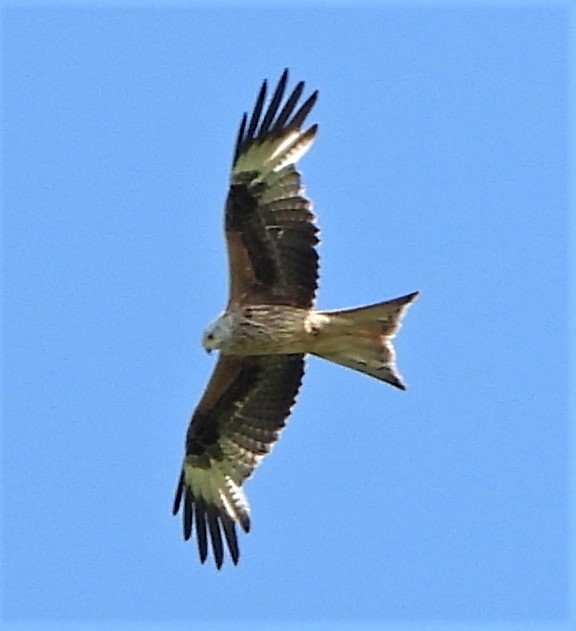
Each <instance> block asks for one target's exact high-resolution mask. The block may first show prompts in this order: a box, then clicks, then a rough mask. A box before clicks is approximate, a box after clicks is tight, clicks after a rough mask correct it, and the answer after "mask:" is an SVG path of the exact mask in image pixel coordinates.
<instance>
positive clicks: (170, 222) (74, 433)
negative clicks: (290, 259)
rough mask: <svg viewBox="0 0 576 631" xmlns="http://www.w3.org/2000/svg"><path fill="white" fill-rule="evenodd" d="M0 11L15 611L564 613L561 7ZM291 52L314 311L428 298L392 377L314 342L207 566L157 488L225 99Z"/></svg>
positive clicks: (537, 616)
mask: <svg viewBox="0 0 576 631" xmlns="http://www.w3.org/2000/svg"><path fill="white" fill-rule="evenodd" d="M3 19H4V21H3V30H4V37H3V39H4V120H3V124H4V130H3V131H4V133H3V137H4V148H5V150H4V165H3V167H4V207H5V212H4V252H5V258H4V269H5V280H4V290H5V301H4V304H5V318H4V322H5V338H4V351H3V355H4V368H5V370H4V422H3V543H4V548H3V563H2V575H3V591H4V608H3V616H4V621H5V622H6V624H7V628H11V627H13V628H27V625H28V624H29V623H31V622H35V623H36V628H38V629H40V628H42V629H43V628H62V626H61V625H62V624H63V622H64V621H67V622H68V623H69V625H70V626H69V628H86V625H87V624H88V623H91V624H94V625H95V627H96V628H100V627H101V626H102V628H103V627H104V626H106V628H111V626H110V624H111V621H115V622H116V624H117V626H118V628H123V625H125V624H128V623H135V624H136V625H137V628H148V627H149V628H172V627H174V628H177V623H178V624H180V625H182V628H190V625H191V624H193V628H211V629H217V628H237V627H238V626H239V625H241V624H246V625H247V626H249V628H255V626H254V625H255V623H256V622H260V623H262V625H263V626H262V628H270V625H272V624H274V625H275V628H284V626H280V625H286V627H285V628H303V626H302V625H303V623H304V622H309V623H311V625H312V626H311V627H310V628H314V629H319V628H327V629H328V628H346V629H349V628H356V627H357V628H363V627H364V626H365V627H366V628H390V629H392V628H397V627H398V628H400V627H401V628H402V629H412V628H414V629H426V628H435V629H436V628H437V629H441V628H452V629H466V628H470V626H471V625H476V626H474V628H476V629H478V628H493V627H494V625H496V624H497V623H498V625H499V626H498V628H514V629H520V628H525V625H526V624H528V623H538V625H539V626H538V628H542V629H545V628H558V629H559V628H568V626H566V627H565V626H564V625H568V620H569V617H570V612H569V597H570V593H569V573H570V572H569V570H570V568H569V566H568V551H569V549H568V540H569V530H568V515H569V493H570V488H569V484H568V479H569V478H568V471H569V469H568V465H569V462H568V436H569V432H568V430H569V426H568V419H569V398H568V395H569V388H568V386H569V378H568V344H567V341H568V327H569V321H568V316H567V313H568V280H569V279H568V246H569V222H568V203H569V200H568V196H569V190H568V123H569V116H568V114H569V110H568V90H567V86H568V10H567V9H566V8H562V6H561V5H552V4H550V5H548V6H544V7H542V6H540V7H534V8H530V7H522V6H521V5H516V6H515V7H512V6H511V7H504V6H498V5H497V4H494V5H493V6H492V7H482V6H480V5H478V6H465V5H460V6H456V7H454V6H453V7H445V8H436V7H434V6H428V7H427V6H423V5H420V6H418V5H405V6H402V5H398V6H393V5H382V6H381V7H378V6H373V7H372V8H367V7H356V8H352V7H351V6H335V7H332V8H329V7H324V8H320V7H315V8H304V7H302V6H298V7H297V8H296V7H295V6H292V7H289V6H286V7H285V8H282V9H280V8H276V9H272V8H267V7H266V6H265V5H254V6H251V7H247V6H242V7H236V8H234V7H231V6H226V7H224V6H221V7H215V8H212V9H210V8H206V7H204V8H199V7H197V6H194V5H186V3H180V4H174V5H172V6H170V5H165V6H154V5H149V6H146V5H144V4H142V5H137V4H134V3H133V4H126V5H122V4H120V3H117V4H114V3H110V4H108V5H101V6H93V7H92V8H89V7H84V8H82V7H80V6H76V7H70V6H69V7H62V6H60V7H59V6H57V5H53V6H50V5H46V6H44V7H40V8H39V7H36V8H25V7H24V5H18V4H12V5H9V6H8V8H6V9H5V11H4V16H3ZM285 66H288V67H289V68H290V70H291V85H294V84H295V82H296V81H298V80H300V79H304V80H305V81H306V82H307V86H308V90H310V91H311V90H313V89H316V88H318V89H319V90H320V101H319V103H318V105H317V107H316V109H315V111H314V112H313V114H312V116H311V122H318V123H319V125H320V133H319V137H318V140H317V143H316V145H315V146H314V148H313V150H312V151H311V152H310V154H309V155H308V156H306V157H305V158H304V160H303V161H302V164H301V169H302V171H303V175H304V183H305V185H306V189H307V192H308V194H309V195H310V197H311V198H312V199H313V201H314V204H315V210H316V212H317V214H318V218H319V225H320V227H321V229H322V238H323V242H322V245H321V247H320V254H321V264H322V268H321V271H322V276H321V289H320V294H319V303H318V304H319V307H321V308H338V307H347V306H355V305H360V304H363V303H369V302H376V301H379V300H383V299H386V298H392V297H395V296H398V295H402V294H404V293H408V292H410V291H413V290H416V289H418V290H420V291H421V292H422V295H421V299H420V300H419V301H418V302H417V303H416V304H415V305H414V306H413V308H412V309H411V310H410V312H409V313H408V315H407V317H406V319H405V322H404V327H403V329H402V331H401V333H400V335H399V337H398V339H397V349H398V362H399V367H400V370H401V372H402V374H403V375H404V377H405V380H406V382H407V384H408V387H409V389H408V391H407V392H405V393H403V392H399V391H394V390H393V389H392V388H389V387H387V386H385V385H384V384H381V383H379V382H377V381H375V380H370V379H369V378H366V377H364V376H362V375H359V374H356V373H353V372H351V371H346V370H344V369H342V368H339V367H337V366H332V365H329V364H327V363H322V362H320V361H318V360H311V361H310V362H309V365H308V370H307V376H306V380H305V384H304V387H303V389H302V391H301V395H300V398H299V402H298V405H297V406H296V408H295V410H294V413H293V415H292V417H291V420H290V423H289V425H288V428H287V430H286V431H285V432H284V433H283V435H282V438H281V440H280V442H279V444H278V445H277V446H276V448H275V449H274V451H273V454H272V456H270V457H269V458H268V459H266V460H265V462H264V463H263V465H262V466H261V467H260V468H259V469H258V470H257V472H256V475H255V477H254V478H253V479H252V480H250V481H249V482H248V484H247V486H246V490H247V493H248V496H249V499H250V502H251V506H252V520H253V529H252V532H251V533H250V534H249V535H248V536H242V537H241V541H240V545H241V562H240V565H239V566H238V567H236V568H234V567H233V566H231V565H230V564H227V565H226V566H225V567H224V568H223V570H222V571H221V572H220V573H218V572H217V571H216V570H215V569H214V568H213V567H212V566H211V565H206V566H201V565H200V564H199V563H198V560H197V553H196V549H195V546H194V545H193V544H191V543H187V544H186V543H184V542H183V541H182V537H181V524H180V521H179V519H176V518H173V517H171V515H170V508H171V502H172V497H173V492H174V488H175V485H176V481H177V477H178V473H179V468H180V463H181V458H182V453H183V440H184V435H185V431H186V427H187V424H188V419H189V416H190V414H191V412H192V410H193V408H194V406H195V405H196V403H197V401H198V398H199V397H200V395H201V393H202V391H203V389H204V387H205V384H206V382H207V380H208V378H209V375H210V373H211V370H212V366H213V364H214V359H213V358H212V357H208V356H207V355H206V354H205V353H204V352H203V351H202V349H201V347H200V344H199V340H200V335H201V332H202V330H203V328H204V327H205V325H206V323H207V322H209V321H211V320H212V319H213V318H214V316H215V315H217V314H218V312H219V311H220V310H221V309H222V307H223V305H224V302H225V299H226V289H227V278H226V259H225V249H224V240H223V237H222V231H221V224H222V209H223V202H224V199H225V195H226V185H227V179H228V169H229V166H230V160H231V153H232V147H233V142H234V138H235V134H236V130H237V125H238V123H239V120H240V117H241V114H242V112H243V111H244V110H245V109H249V108H250V107H251V106H252V104H253V102H254V98H255V96H256V92H257V90H258V88H259V85H260V83H261V81H262V80H263V79H264V78H269V79H270V80H271V81H272V82H274V81H276V80H277V78H278V77H279V76H280V73H281V71H282V69H283V68H284V67H285ZM321 622H322V623H323V625H324V626H323V625H321V624H320V623H321ZM504 623H506V624H504ZM217 625H221V626H217ZM290 625H292V626H290Z"/></svg>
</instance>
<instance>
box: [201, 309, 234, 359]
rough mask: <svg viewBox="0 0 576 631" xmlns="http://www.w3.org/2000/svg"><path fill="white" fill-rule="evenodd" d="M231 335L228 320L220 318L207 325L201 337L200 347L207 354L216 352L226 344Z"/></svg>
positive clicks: (224, 317) (227, 318)
mask: <svg viewBox="0 0 576 631" xmlns="http://www.w3.org/2000/svg"><path fill="white" fill-rule="evenodd" d="M231 335H232V330H231V323H230V318H229V316H227V315H222V316H220V317H219V318H218V319H217V320H214V322H212V323H211V324H209V325H208V327H207V328H206V330H205V331H204V334H203V336H202V346H203V347H204V350H206V351H207V352H208V353H210V352H211V351H218V350H220V349H221V348H222V346H224V345H225V344H226V342H227V341H228V340H229V339H230V337H231Z"/></svg>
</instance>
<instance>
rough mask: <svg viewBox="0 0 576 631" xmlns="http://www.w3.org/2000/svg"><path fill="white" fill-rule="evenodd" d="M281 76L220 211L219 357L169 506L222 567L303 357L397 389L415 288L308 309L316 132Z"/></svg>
mask: <svg viewBox="0 0 576 631" xmlns="http://www.w3.org/2000/svg"><path fill="white" fill-rule="evenodd" d="M287 78H288V73H287V71H285V72H284V74H283V75H282V78H281V79H280V82H279V84H278V86H277V88H276V90H275V92H274V93H273V95H272V96H271V98H270V99H269V101H268V103H267V105H266V107H265V101H266V92H267V86H266V82H264V84H263V86H262V89H261V90H260V93H259V95H258V98H257V100H256V104H255V107H254V111H253V113H252V115H251V116H250V118H248V117H247V116H246V115H245V116H244V118H243V120H242V124H241V126H240V130H239V133H238V138H237V141H236V148H235V152H234V160H233V167H232V175H231V182H230V190H229V194H228V200H227V203H226V217H225V219H226V221H225V234H226V240H227V245H228V259H229V274H230V298H229V302H228V306H227V308H226V310H225V312H224V313H223V314H222V315H221V316H220V317H219V318H218V319H217V320H216V321H215V322H214V323H212V324H211V325H210V326H209V327H208V328H207V330H206V331H205V333H204V338H203V345H204V347H205V348H206V349H207V350H218V351H219V358H218V362H217V364H216V368H215V370H214V373H213V375H212V378H211V380H210V382H209V384H208V386H207V388H206V391H205V392H204V395H203V396H202V399H201V400H200V402H199V404H198V406H197V408H196V411H195V412H194V415H193V417H192V421H191V423H190V426H189V429H188V433H187V437H186V455H185V458H184V464H183V468H182V473H181V475H180V479H179V483H178V487H177V491H176V497H175V501H174V513H177V512H178V510H180V509H182V514H183V526H184V537H185V539H188V538H189V537H190V536H191V534H192V531H195V533H196V539H197V544H198V550H199V555H200V560H201V561H202V562H204V561H205V560H206V558H207V557H208V552H209V548H211V550H212V553H213V555H214V560H215V563H216V566H217V567H218V568H220V567H221V565H222V563H223V560H224V551H225V548H227V549H228V551H229V554H230V557H231V559H232V561H233V562H234V563H235V564H236V563H237V562H238V559H239V548H238V540H237V533H236V526H237V525H239V526H240V527H241V528H242V530H244V531H245V532H248V531H249V529H250V514H249V506H248V501H247V499H246V496H245V494H244V491H243V488H242V485H243V483H244V481H245V480H246V479H247V478H249V477H250V476H251V475H252V473H253V471H254V469H255V467H256V466H257V465H258V464H259V462H260V460H261V459H262V458H263V457H264V456H265V455H266V454H267V453H269V452H270V450H271V448H272V446H273V445H274V443H275V442H276V441H277V440H278V437H279V433H280V431H281V430H282V428H283V427H284V426H285V423H286V419H287V417H288V415H289V414H290V411H291V408H292V406H293V405H294V402H295V399H296V396H297V393H298V390H299V388H300V385H301V381H302V377H303V374H304V358H305V356H306V355H307V354H312V355H315V356H317V357H321V358H323V359H326V360H328V361H332V362H335V363H337V364H340V365H342V366H345V367H348V368H351V369H353V370H356V371H358V372H361V373H364V374H366V375H369V376H371V377H374V378H376V379H379V380H381V381H385V382H387V383H389V384H391V385H393V386H395V387H397V388H400V389H405V386H404V384H403V381H402V379H401V377H400V375H399V374H398V372H397V369H396V364H395V353H394V348H393V345H392V339H393V338H394V336H395V335H396V333H397V331H398V328H399V326H400V322H401V319H402V317H403V315H404V313H405V311H406V309H407V308H408V306H409V305H410V304H411V303H412V302H413V301H414V300H415V299H416V298H417V296H418V293H417V292H414V293H411V294H407V295H405V296H402V297H400V298H396V299H393V300H388V301H386V302H381V303H377V304H373V305H369V306H367V307H359V308H354V309H346V310H340V311H315V310H314V309H313V305H314V300H315V294H316V289H317V281H318V254H317V252H316V245H317V243H318V238H317V232H318V229H317V227H316V225H315V216H314V214H313V212H312V205H311V203H310V201H309V199H307V198H306V197H305V196H304V193H303V188H302V185H301V182H300V174H299V173H298V171H296V168H295V164H296V162H297V161H298V159H299V158H301V157H302V156H303V155H304V153H306V151H307V150H308V149H309V148H310V147H311V145H312V143H313V141H314V138H315V136H316V133H317V126H316V125H313V126H312V127H310V128H309V129H306V130H303V129H302V126H303V124H304V122H305V119H306V117H307V116H308V114H309V113H310V111H311V110H312V108H313V106H314V104H315V102H316V99H317V93H316V92H314V93H313V94H312V95H311V96H310V97H309V98H308V99H307V100H306V101H305V102H304V103H303V104H302V105H299V101H300V98H301V95H302V92H303V90H304V84H303V82H300V83H299V84H298V85H297V86H296V87H295V88H294V90H293V91H292V93H290V95H289V96H288V97H286V98H285V94H284V93H285V88H286V83H287Z"/></svg>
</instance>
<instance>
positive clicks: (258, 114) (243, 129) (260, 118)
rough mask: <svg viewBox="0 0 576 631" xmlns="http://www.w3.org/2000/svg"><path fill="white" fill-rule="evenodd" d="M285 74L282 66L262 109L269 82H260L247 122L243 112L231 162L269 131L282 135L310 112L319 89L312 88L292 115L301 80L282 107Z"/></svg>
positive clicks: (294, 127)
mask: <svg viewBox="0 0 576 631" xmlns="http://www.w3.org/2000/svg"><path fill="white" fill-rule="evenodd" d="M288 75H289V73H288V68H285V69H284V71H283V73H282V75H281V77H280V80H279V81H278V84H277V86H276V89H275V90H274V93H273V95H272V97H271V98H270V99H269V102H268V105H267V107H266V109H265V108H264V103H265V101H266V94H267V91H268V83H267V81H266V80H264V81H263V83H262V86H261V87H260V91H259V92H258V96H257V98H256V103H255V104H254V109H253V110H252V114H251V115H250V117H249V118H250V120H249V122H248V114H247V113H245V114H244V116H243V118H242V122H241V124H240V128H239V130H238V134H237V137H236V146H235V148H234V160H233V162H234V163H235V162H236V160H237V159H238V156H239V155H240V154H241V153H242V152H243V151H244V150H245V149H246V148H247V147H248V146H249V145H250V144H251V143H253V142H256V141H261V140H263V139H264V138H266V137H268V136H269V135H270V134H277V135H278V134H282V132H283V131H285V130H294V129H299V128H300V127H301V126H302V124H303V123H304V121H305V120H306V117H307V116H308V114H310V111H311V110H312V108H313V107H314V105H315V104H316V101H317V100H318V90H315V91H314V92H313V93H312V94H311V95H310V97H308V99H307V100H306V101H305V102H304V104H303V105H302V106H301V107H300V108H299V109H298V110H297V111H296V113H295V114H294V110H295V108H296V106H297V104H298V101H299V100H300V97H301V96H302V92H303V91H304V86H305V84H304V81H300V82H298V83H297V84H296V87H295V88H294V89H293V90H292V92H291V93H290V95H289V96H288V98H287V99H286V101H285V103H284V105H283V106H282V107H281V105H282V100H283V99H284V93H285V91H286V85H287V82H288ZM264 110H265V111H264Z"/></svg>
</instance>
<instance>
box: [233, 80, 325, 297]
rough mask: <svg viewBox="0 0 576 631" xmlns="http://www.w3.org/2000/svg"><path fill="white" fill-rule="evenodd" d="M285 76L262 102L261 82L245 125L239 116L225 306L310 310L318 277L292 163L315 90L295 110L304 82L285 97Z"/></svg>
mask: <svg viewBox="0 0 576 631" xmlns="http://www.w3.org/2000/svg"><path fill="white" fill-rule="evenodd" d="M287 81H288V70H285V71H284V73H283V74H282V77H281V79H280V81H279V83H278V86H277V87H276V90H275V91H274V94H273V95H272V97H271V98H270V100H269V102H268V106H267V108H266V109H265V111H264V102H265V101H266V91H267V85H266V81H264V83H263V84H262V88H261V89H260V92H259V94H258V98H257V100H256V104H255V106H254V110H253V112H252V115H251V116H250V120H248V116H247V114H244V117H243V119H242V123H241V125H240V129H239V131H238V137H237V140H236V148H235V151H234V161H233V165H232V175H231V182H230V191H229V193H228V199H227V202H226V239H227V242H228V259H229V268H230V269H229V272H230V302H229V306H230V305H238V304H257V303H260V304H283V305H291V306H293V307H302V308H310V307H311V306H312V304H313V302H314V297H315V293H316V289H317V279H318V254H317V252H316V249H315V246H316V244H317V243H318V238H317V236H316V235H317V232H318V229H317V228H316V226H315V225H314V221H315V217H314V214H313V213H312V204H311V203H310V200H309V199H307V198H306V197H305V196H304V194H303V188H302V185H301V182H300V174H299V173H298V171H297V170H296V168H295V166H294V165H295V164H296V162H297V161H298V160H299V159H300V158H301V157H302V156H303V155H304V154H305V153H306V151H308V149H309V148H310V147H311V146H312V143H313V142H314V138H315V136H316V133H317V130H318V126H317V125H312V127H310V128H309V129H307V130H305V131H302V129H301V127H302V125H303V124H304V122H305V120H306V117H307V116H308V114H309V113H310V111H311V110H312V108H313V107H314V104H315V103H316V100H317V98H318V92H314V93H313V94H312V95H311V96H310V97H309V98H308V99H307V100H306V101H305V102H304V103H303V104H302V105H301V106H300V107H298V103H299V100H300V97H301V96H302V92H303V90H304V82H302V81H301V82H300V83H298V85H297V86H296V87H295V88H294V90H293V91H292V93H291V94H290V96H288V97H287V98H286V99H284V92H285V89H286V83H287Z"/></svg>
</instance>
